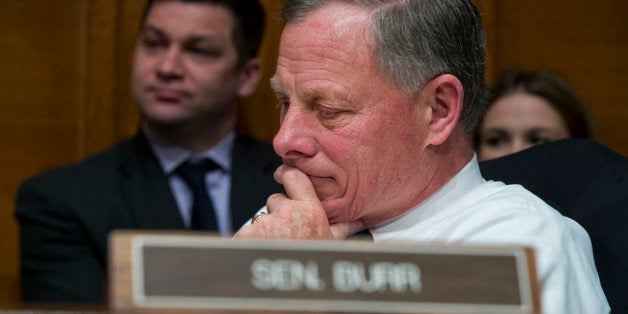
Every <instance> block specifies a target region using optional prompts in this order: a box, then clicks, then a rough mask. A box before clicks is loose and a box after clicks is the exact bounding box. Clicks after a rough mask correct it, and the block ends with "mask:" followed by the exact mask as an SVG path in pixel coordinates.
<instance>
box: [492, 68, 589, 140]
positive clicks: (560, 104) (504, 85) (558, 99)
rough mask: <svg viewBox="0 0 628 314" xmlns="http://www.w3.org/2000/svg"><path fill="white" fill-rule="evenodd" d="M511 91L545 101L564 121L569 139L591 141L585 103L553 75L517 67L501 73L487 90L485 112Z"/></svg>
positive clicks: (549, 72) (567, 85)
mask: <svg viewBox="0 0 628 314" xmlns="http://www.w3.org/2000/svg"><path fill="white" fill-rule="evenodd" d="M514 92H524V93H527V94H531V95H535V96H538V97H541V98H543V99H545V100H546V101H547V102H548V103H549V104H550V105H551V106H552V107H553V108H554V109H555V110H556V111H557V112H558V113H559V114H560V116H561V117H562V119H563V120H564V122H565V125H567V129H568V131H569V136H570V137H575V138H584V139H592V138H593V126H592V120H591V116H590V113H589V111H588V109H587V106H586V104H585V102H584V101H583V100H582V99H581V98H580V97H579V96H578V94H577V93H576V91H575V90H574V89H573V88H572V87H571V86H570V85H569V84H567V82H565V80H564V79H562V78H561V77H560V76H559V75H557V74H556V73H554V72H551V71H547V70H538V71H532V70H522V69H519V68H513V69H509V70H506V71H504V72H502V73H501V74H500V75H499V76H498V77H497V79H496V80H495V81H494V82H493V84H492V85H491V86H490V88H489V94H488V100H489V101H488V106H487V108H486V109H487V111H488V110H489V109H490V108H491V106H492V105H493V104H494V103H495V101H497V100H498V99H499V98H501V97H503V96H505V95H508V94H512V93H514Z"/></svg>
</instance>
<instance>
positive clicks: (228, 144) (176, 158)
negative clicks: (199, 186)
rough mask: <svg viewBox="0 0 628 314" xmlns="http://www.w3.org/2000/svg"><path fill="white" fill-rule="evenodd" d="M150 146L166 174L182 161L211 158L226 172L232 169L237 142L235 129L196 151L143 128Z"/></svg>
mask: <svg viewBox="0 0 628 314" xmlns="http://www.w3.org/2000/svg"><path fill="white" fill-rule="evenodd" d="M143 131H144V133H145V134H146V138H147V139H148V143H149V145H150V147H151V148H152V149H153V152H154V153H155V156H156V157H157V160H159V163H160V164H161V168H162V169H163V170H164V172H165V173H166V174H170V173H172V171H174V170H175V169H176V168H177V167H178V166H179V165H180V164H181V163H183V162H185V161H186V160H188V159H192V160H199V159H203V158H209V159H211V160H212V161H214V162H215V163H216V164H217V165H218V166H220V168H221V169H222V170H223V171H225V172H230V171H231V152H232V148H233V145H234V144H235V131H232V132H229V133H228V134H227V136H225V137H224V138H223V139H222V140H220V142H218V144H216V145H215V146H214V147H212V148H210V149H209V150H206V151H204V152H200V153H198V152H194V151H191V150H188V149H185V148H183V147H181V146H177V145H173V144H170V143H166V142H165V141H163V140H161V139H159V138H158V137H157V136H156V135H154V134H151V132H150V131H149V130H148V128H144V129H143Z"/></svg>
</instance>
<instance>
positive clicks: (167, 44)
mask: <svg viewBox="0 0 628 314" xmlns="http://www.w3.org/2000/svg"><path fill="white" fill-rule="evenodd" d="M232 28H233V17H232V14H231V12H230V11H229V10H228V9H226V8H224V7H222V6H216V5H209V4H202V3H184V2H180V1H156V2H155V3H154V5H153V7H152V9H151V10H150V12H149V14H148V16H147V17H146V20H145V23H144V25H143V29H142V30H141V33H140V35H139V38H138V41H137V44H136V48H135V59H134V66H133V94H134V96H135V99H136V101H137V104H138V106H139V109H140V111H141V113H142V116H143V117H144V119H145V120H146V121H147V122H148V123H149V124H154V125H162V126H171V125H181V124H186V123H189V122H191V121H207V119H214V120H215V119H221V118H222V117H224V116H226V115H229V114H231V113H232V112H233V110H234V106H235V105H234V101H235V98H236V97H237V96H246V95H241V93H240V90H239V87H240V80H239V75H240V73H239V72H240V71H239V69H238V54H237V52H236V48H235V46H234V43H233V40H232V36H231V34H232Z"/></svg>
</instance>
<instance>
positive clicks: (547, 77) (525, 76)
mask: <svg viewBox="0 0 628 314" xmlns="http://www.w3.org/2000/svg"><path fill="white" fill-rule="evenodd" d="M592 133H593V127H592V122H591V117H590V114H589V112H588V109H587V107H586V104H585V103H584V101H583V100H582V99H581V98H580V97H579V96H578V94H577V93H576V92H575V90H574V89H573V88H572V87H571V86H570V85H569V84H568V83H567V82H566V81H565V80H564V79H563V78H561V77H560V76H558V75H557V74H555V73H553V72H551V71H546V70H537V71H534V70H522V69H519V68H513V69H509V70H506V71H504V72H502V73H501V74H500V75H499V76H498V77H497V79H496V80H495V81H494V82H493V84H492V85H491V87H490V88H489V104H488V106H487V109H486V113H485V115H484V117H483V119H482V123H481V124H480V128H479V131H478V133H477V134H476V136H475V146H476V150H477V153H478V158H479V160H489V159H493V158H497V157H502V156H505V155H508V154H512V153H515V152H518V151H521V150H524V149H526V148H528V147H531V146H533V145H537V144H541V143H545V142H551V141H555V140H559V139H563V138H570V137H573V138H583V139H591V138H592V137H593V136H592Z"/></svg>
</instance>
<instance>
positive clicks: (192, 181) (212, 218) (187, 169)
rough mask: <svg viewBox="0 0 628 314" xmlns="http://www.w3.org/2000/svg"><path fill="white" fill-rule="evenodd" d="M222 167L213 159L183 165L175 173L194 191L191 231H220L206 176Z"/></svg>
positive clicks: (188, 162)
mask: <svg viewBox="0 0 628 314" xmlns="http://www.w3.org/2000/svg"><path fill="white" fill-rule="evenodd" d="M219 168H220V167H219V166H218V165H217V164H216V163H215V162H213V161H212V160H211V159H203V160H201V161H199V162H196V163H192V162H190V161H189V160H188V161H186V162H184V163H182V164H181V165H180V166H179V167H178V168H177V169H176V170H175V171H176V173H177V174H178V175H179V176H180V177H181V179H183V181H185V183H186V184H187V185H188V187H189V188H190V190H192V214H191V224H190V229H192V230H210V231H218V224H217V223H216V213H215V212H214V204H213V203H212V200H211V198H210V197H209V194H207V185H206V184H205V174H206V173H207V172H208V171H212V170H216V169H219Z"/></svg>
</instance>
